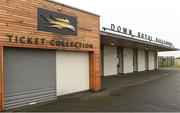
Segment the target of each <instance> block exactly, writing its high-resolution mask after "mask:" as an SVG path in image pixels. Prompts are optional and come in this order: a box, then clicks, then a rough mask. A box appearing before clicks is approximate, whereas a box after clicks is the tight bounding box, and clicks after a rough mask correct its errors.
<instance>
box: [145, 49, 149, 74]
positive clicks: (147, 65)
mask: <svg viewBox="0 0 180 113" xmlns="http://www.w3.org/2000/svg"><path fill="white" fill-rule="evenodd" d="M148 69H149V54H148V51H147V50H146V51H145V70H146V71H147V70H148Z"/></svg>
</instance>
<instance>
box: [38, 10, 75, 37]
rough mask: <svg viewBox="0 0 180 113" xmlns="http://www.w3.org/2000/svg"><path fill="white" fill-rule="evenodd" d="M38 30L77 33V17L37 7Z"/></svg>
mask: <svg viewBox="0 0 180 113" xmlns="http://www.w3.org/2000/svg"><path fill="white" fill-rule="evenodd" d="M38 30H39V31H47V32H53V33H58V34H62V35H77V18H76V17H73V16H69V15H65V14H61V13H57V12H52V11H48V10H45V9H41V8H38Z"/></svg>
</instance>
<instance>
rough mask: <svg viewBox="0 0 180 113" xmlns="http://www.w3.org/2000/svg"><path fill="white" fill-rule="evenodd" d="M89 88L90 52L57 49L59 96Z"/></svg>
mask: <svg viewBox="0 0 180 113" xmlns="http://www.w3.org/2000/svg"><path fill="white" fill-rule="evenodd" d="M84 90H89V53H88V52H72V51H69V52H68V51H56V91H57V96H60V95H65V94H70V93H75V92H79V91H84Z"/></svg>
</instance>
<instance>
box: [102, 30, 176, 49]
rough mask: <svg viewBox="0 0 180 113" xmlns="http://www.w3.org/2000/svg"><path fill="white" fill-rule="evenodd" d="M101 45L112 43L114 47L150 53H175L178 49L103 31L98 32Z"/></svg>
mask: <svg viewBox="0 0 180 113" xmlns="http://www.w3.org/2000/svg"><path fill="white" fill-rule="evenodd" d="M100 35H101V45H110V44H111V43H112V42H113V43H114V45H115V46H118V47H125V48H136V49H142V50H152V51H177V50H179V49H178V48H174V47H170V46H165V45H162V44H157V43H153V42H150V41H144V40H140V39H137V38H133V37H128V36H123V35H119V34H114V33H109V32H105V31H101V32H100Z"/></svg>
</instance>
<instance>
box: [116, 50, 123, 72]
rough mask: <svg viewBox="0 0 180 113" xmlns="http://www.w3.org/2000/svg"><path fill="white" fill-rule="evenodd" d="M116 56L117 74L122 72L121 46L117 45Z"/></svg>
mask: <svg viewBox="0 0 180 113" xmlns="http://www.w3.org/2000/svg"><path fill="white" fill-rule="evenodd" d="M117 58H118V64H117V69H118V74H123V48H121V47H118V48H117Z"/></svg>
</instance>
